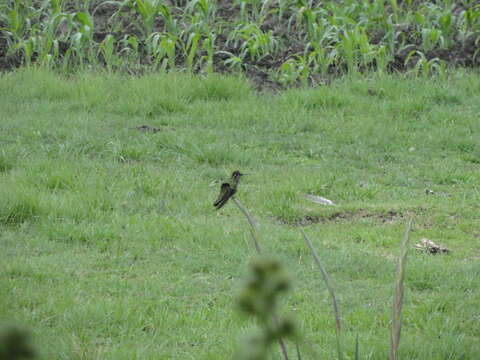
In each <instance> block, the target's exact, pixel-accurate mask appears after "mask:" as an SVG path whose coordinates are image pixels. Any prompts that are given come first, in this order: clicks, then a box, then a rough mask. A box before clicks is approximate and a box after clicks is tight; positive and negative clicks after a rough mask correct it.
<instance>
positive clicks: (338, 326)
mask: <svg viewBox="0 0 480 360" xmlns="http://www.w3.org/2000/svg"><path fill="white" fill-rule="evenodd" d="M300 230H301V231H302V234H303V238H304V239H305V242H306V243H307V245H308V247H309V248H310V251H311V252H312V256H313V259H314V260H315V263H316V264H317V266H318V268H319V270H320V273H321V274H322V278H323V281H324V282H325V284H326V286H327V289H328V292H329V293H330V296H331V297H332V304H333V313H334V314H335V332H336V335H337V354H338V359H339V360H342V359H343V352H342V338H341V322H340V311H339V310H338V303H337V297H336V295H335V290H334V289H333V286H332V283H331V281H330V277H329V276H328V273H327V271H326V270H325V268H324V267H323V265H322V262H321V261H320V258H319V257H318V255H317V252H316V251H315V248H314V247H313V245H312V242H311V241H310V239H309V238H308V236H307V234H305V231H303V228H300Z"/></svg>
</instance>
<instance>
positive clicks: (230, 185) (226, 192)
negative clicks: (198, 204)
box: [213, 170, 245, 210]
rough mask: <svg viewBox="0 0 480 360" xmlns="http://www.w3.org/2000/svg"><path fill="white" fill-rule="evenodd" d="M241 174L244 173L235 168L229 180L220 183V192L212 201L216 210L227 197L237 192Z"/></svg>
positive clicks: (225, 201) (224, 202)
mask: <svg viewBox="0 0 480 360" xmlns="http://www.w3.org/2000/svg"><path fill="white" fill-rule="evenodd" d="M243 175H245V174H242V173H241V172H240V171H238V170H236V171H234V172H233V173H232V176H231V178H230V181H229V182H224V183H223V184H222V186H221V187H220V194H219V195H218V198H217V200H215V202H214V203H213V206H215V207H216V208H217V210H218V209H220V208H221V207H222V206H223V205H225V204H226V203H227V201H228V199H230V198H231V197H232V196H233V195H235V193H236V192H237V186H238V182H239V181H240V178H241V177H242V176H243Z"/></svg>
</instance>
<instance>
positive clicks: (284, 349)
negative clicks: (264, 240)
mask: <svg viewBox="0 0 480 360" xmlns="http://www.w3.org/2000/svg"><path fill="white" fill-rule="evenodd" d="M232 200H233V202H234V203H235V205H237V207H238V208H239V209H240V211H241V212H242V213H243V215H245V217H246V218H247V220H248V223H249V224H250V227H251V229H250V234H251V235H252V239H253V243H254V244H255V250H256V251H257V254H259V255H260V254H261V253H262V249H261V248H260V243H259V241H258V227H257V223H256V221H255V220H254V219H253V217H252V215H250V213H249V212H248V210H247V208H246V207H245V206H243V204H242V203H241V202H240V200H238V199H237V198H232ZM273 321H274V322H275V323H278V317H277V316H276V314H274V315H273ZM278 343H279V345H280V349H281V351H282V354H283V358H284V359H285V360H288V352H287V346H286V345H285V342H284V341H283V339H282V338H280V339H278Z"/></svg>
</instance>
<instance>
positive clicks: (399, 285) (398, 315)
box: [390, 218, 412, 360]
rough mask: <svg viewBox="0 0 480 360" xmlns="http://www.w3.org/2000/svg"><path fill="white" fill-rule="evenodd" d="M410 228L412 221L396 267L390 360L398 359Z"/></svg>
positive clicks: (408, 224) (409, 221)
mask: <svg viewBox="0 0 480 360" xmlns="http://www.w3.org/2000/svg"><path fill="white" fill-rule="evenodd" d="M411 228H412V219H411V218H410V219H409V220H408V223H407V227H406V230H405V235H404V236H403V241H402V249H401V253H400V257H399V259H398V265H397V276H396V279H395V295H394V297H393V309H392V310H393V317H392V328H391V333H390V360H397V359H398V354H397V351H398V346H399V345H400V333H401V330H402V306H403V295H404V282H405V267H406V263H407V252H408V242H409V240H410V229H411Z"/></svg>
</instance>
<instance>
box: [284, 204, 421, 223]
mask: <svg viewBox="0 0 480 360" xmlns="http://www.w3.org/2000/svg"><path fill="white" fill-rule="evenodd" d="M424 211H425V210H424V209H423V208H419V209H412V210H386V211H372V210H367V209H357V210H346V211H337V212H334V213H329V214H326V215H305V216H304V217H301V218H297V219H294V220H289V219H285V218H278V219H279V220H280V222H281V223H282V224H288V225H292V226H306V225H313V224H326V223H339V222H358V221H363V220H368V221H373V222H376V223H380V224H392V223H395V222H397V221H403V220H404V219H406V218H407V217H408V216H409V215H410V214H419V213H422V212H424Z"/></svg>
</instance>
